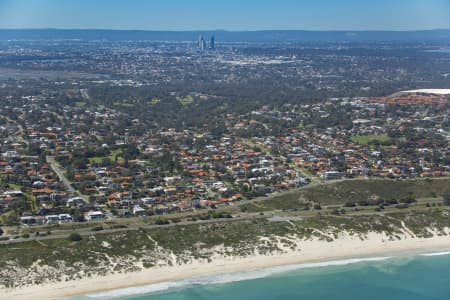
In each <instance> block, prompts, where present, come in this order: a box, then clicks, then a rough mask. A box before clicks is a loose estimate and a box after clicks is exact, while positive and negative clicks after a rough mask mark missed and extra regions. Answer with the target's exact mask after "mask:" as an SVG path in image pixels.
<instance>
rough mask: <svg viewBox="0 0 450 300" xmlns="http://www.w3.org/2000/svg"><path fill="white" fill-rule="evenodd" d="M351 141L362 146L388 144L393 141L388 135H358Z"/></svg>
mask: <svg viewBox="0 0 450 300" xmlns="http://www.w3.org/2000/svg"><path fill="white" fill-rule="evenodd" d="M350 141H352V142H353V143H356V144H360V145H368V144H369V143H376V142H378V143H387V142H390V141H392V139H391V138H390V137H389V136H388V135H387V134H382V135H356V136H352V137H351V138H350Z"/></svg>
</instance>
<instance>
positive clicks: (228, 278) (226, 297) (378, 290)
mask: <svg viewBox="0 0 450 300" xmlns="http://www.w3.org/2000/svg"><path fill="white" fill-rule="evenodd" d="M86 299H90V300H92V299H98V300H103V299H118V300H253V299H254V300H274V299H282V300H312V299H314V300H316V299H320V300H327V299H330V300H339V299H345V300H349V299H365V300H371V299H373V300H379V299H388V300H416V299H417V300H419V299H420V300H439V299H442V300H444V299H445V300H448V299H450V252H437V253H430V254H415V255H412V254H411V255H403V256H395V257H374V258H362V259H346V260H338V261H328V262H322V263H310V264H302V265H292V266H284V267H276V268H271V269H264V270H260V271H254V272H244V273H236V274H225V275H218V276H212V277H205V278H197V279H191V280H184V281H179V282H172V283H161V284H155V285H149V286H143V287H135V288H128V289H121V290H115V291H108V292H103V293H102V292H100V293H96V294H91V295H85V296H80V297H76V298H71V300H86Z"/></svg>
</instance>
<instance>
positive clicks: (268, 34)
mask: <svg viewBox="0 0 450 300" xmlns="http://www.w3.org/2000/svg"><path fill="white" fill-rule="evenodd" d="M200 34H203V35H204V36H205V38H209V37H210V36H211V35H214V36H215V38H216V40H217V41H222V42H267V43H270V42H321V41H323V42H325V41H326V42H383V41H384V42H401V43H408V42H450V29H441V30H423V31H303V30H266V31H220V30H219V31H217V30H216V31H144V30H96V29H92V30H79V29H0V40H55V39H81V40H111V41H115V40H119V41H120V40H122V41H123V40H134V41H136V40H149V41H161V40H165V41H169V40H170V41H195V40H196V39H197V38H198V36H199V35H200Z"/></svg>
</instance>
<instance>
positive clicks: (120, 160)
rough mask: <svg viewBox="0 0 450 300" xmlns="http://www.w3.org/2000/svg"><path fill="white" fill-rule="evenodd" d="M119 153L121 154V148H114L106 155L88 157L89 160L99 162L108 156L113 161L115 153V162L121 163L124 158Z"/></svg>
mask: <svg viewBox="0 0 450 300" xmlns="http://www.w3.org/2000/svg"><path fill="white" fill-rule="evenodd" d="M121 154H122V149H116V150H114V151H111V154H109V155H108V156H96V157H91V158H89V162H90V163H97V164H101V163H102V161H103V160H104V159H105V158H109V159H110V160H111V161H115V159H116V155H117V156H118V159H117V162H118V163H122V162H124V160H123V158H122V157H120V155H121Z"/></svg>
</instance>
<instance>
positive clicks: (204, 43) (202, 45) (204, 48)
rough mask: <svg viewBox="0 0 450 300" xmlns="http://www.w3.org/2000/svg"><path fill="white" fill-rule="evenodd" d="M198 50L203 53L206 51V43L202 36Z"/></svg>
mask: <svg viewBox="0 0 450 300" xmlns="http://www.w3.org/2000/svg"><path fill="white" fill-rule="evenodd" d="M200 50H202V51H205V50H206V41H205V39H204V38H203V36H202V37H201V39H200Z"/></svg>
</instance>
